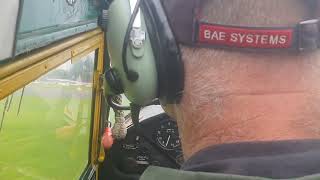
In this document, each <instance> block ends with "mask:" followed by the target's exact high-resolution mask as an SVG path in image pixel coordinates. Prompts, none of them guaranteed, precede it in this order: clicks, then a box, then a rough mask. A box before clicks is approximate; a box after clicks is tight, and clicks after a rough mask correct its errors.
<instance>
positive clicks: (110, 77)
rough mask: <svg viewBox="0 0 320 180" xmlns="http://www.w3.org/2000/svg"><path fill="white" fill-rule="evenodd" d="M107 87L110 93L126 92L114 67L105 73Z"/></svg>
mask: <svg viewBox="0 0 320 180" xmlns="http://www.w3.org/2000/svg"><path fill="white" fill-rule="evenodd" d="M104 78H105V81H106V82H105V87H106V88H105V89H106V92H107V93H108V94H122V93H123V92H124V89H123V86H122V84H121V81H120V79H119V78H118V76H117V73H116V71H115V70H114V69H112V68H111V69H109V70H108V71H106V72H105V74H104Z"/></svg>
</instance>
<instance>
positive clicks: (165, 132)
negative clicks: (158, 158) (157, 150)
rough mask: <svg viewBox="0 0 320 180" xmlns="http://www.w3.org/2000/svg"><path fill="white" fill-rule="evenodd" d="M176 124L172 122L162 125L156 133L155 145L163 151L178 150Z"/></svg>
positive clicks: (178, 139) (178, 142) (178, 141)
mask: <svg viewBox="0 0 320 180" xmlns="http://www.w3.org/2000/svg"><path fill="white" fill-rule="evenodd" d="M178 134H179V133H178V127H177V124H175V123H173V122H170V121H168V122H165V123H162V124H161V126H160V128H159V129H158V130H157V132H156V139H157V143H158V144H159V145H160V147H162V148H163V149H165V150H174V149H178V148H180V138H179V135H178Z"/></svg>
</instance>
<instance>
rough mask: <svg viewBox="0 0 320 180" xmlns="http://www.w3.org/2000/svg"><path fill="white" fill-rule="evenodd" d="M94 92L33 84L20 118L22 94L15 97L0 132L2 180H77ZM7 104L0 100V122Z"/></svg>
mask: <svg viewBox="0 0 320 180" xmlns="http://www.w3.org/2000/svg"><path fill="white" fill-rule="evenodd" d="M91 91H92V90H91V88H90V87H81V86H80V85H79V86H72V87H71V86H62V85H58V84H41V83H37V84H35V83H34V84H30V85H29V86H27V87H26V89H25V93H24V97H23V101H22V104H21V110H20V113H19V115H17V111H18V105H19V100H20V94H21V90H20V91H18V92H16V93H15V94H14V96H13V99H12V103H11V105H10V108H9V107H8V104H9V103H7V110H8V111H7V110H6V112H5V117H4V123H3V128H2V130H1V132H0V179H1V180H16V179H17V180H20V179H21V180H34V179H39V180H60V179H61V180H72V179H78V177H79V176H80V175H81V173H82V172H83V170H84V168H85V166H86V165H87V161H88V152H89V137H90V123H91V117H90V116H91ZM8 102H10V97H9V99H8ZM5 104H6V99H4V100H2V101H0V121H1V118H2V113H3V109H4V107H5Z"/></svg>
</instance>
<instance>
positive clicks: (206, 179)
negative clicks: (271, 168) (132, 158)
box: [140, 166, 311, 180]
mask: <svg viewBox="0 0 320 180" xmlns="http://www.w3.org/2000/svg"><path fill="white" fill-rule="evenodd" d="M140 180H270V179H268V178H260V177H248V176H238V175H228V174H216V173H205V172H191V171H182V170H176V169H169V168H162V167H155V166H150V167H148V169H146V171H145V172H144V173H143V175H142V176H141V178H140ZM310 180H311V179H310Z"/></svg>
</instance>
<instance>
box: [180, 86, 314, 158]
mask: <svg viewBox="0 0 320 180" xmlns="http://www.w3.org/2000/svg"><path fill="white" fill-rule="evenodd" d="M317 97H318V98H319V99H318V100H317ZM319 100H320V96H315V95H314V94H308V93H305V92H298V91H297V92H286V93H285V92H283V93H281V92H279V93H264V94H263V93H262V94H259V93H257V94H236V95H232V94H230V95H229V96H227V97H224V100H223V102H221V103H218V104H216V106H213V105H212V104H210V103H209V104H204V105H203V106H201V107H199V108H193V109H187V110H184V111H183V112H181V113H180V115H181V117H178V118H179V119H180V120H178V124H179V130H180V134H181V138H182V147H183V150H184V154H185V156H186V158H189V157H190V156H192V155H193V154H194V153H196V152H198V151H200V150H201V149H204V148H206V147H208V146H213V145H219V144H224V143H236V142H247V141H277V140H291V139H313V138H320V121H319V119H320V110H319V108H318V107H319V102H320V101H319ZM190 103H191V102H190ZM217 108H218V109H217ZM189 119H191V120H189Z"/></svg>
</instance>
